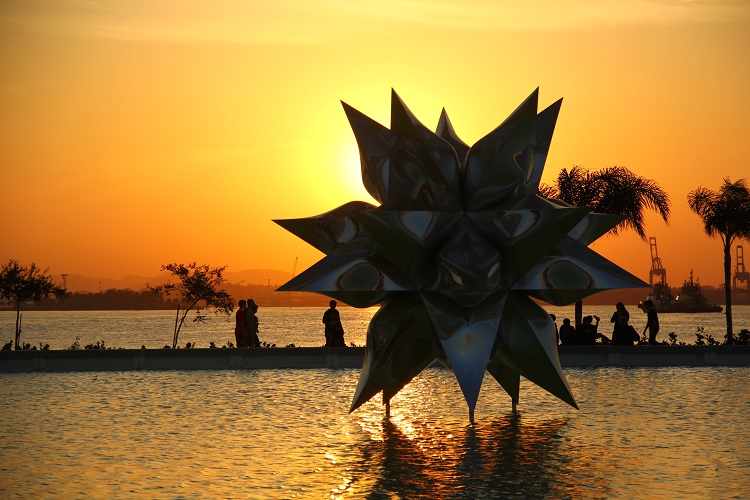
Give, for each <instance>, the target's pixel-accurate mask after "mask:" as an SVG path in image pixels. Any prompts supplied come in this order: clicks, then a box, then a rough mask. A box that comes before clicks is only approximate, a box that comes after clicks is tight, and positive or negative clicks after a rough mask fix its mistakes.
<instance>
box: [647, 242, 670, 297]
mask: <svg viewBox="0 0 750 500" xmlns="http://www.w3.org/2000/svg"><path fill="white" fill-rule="evenodd" d="M648 243H649V245H650V246H651V270H650V271H649V272H648V283H649V285H651V286H654V284H658V285H664V286H666V285H667V270H666V269H664V266H663V265H662V263H661V259H660V258H659V250H658V249H657V248H656V237H655V236H651V237H649V239H648ZM655 276H658V277H659V281H658V282H657V283H654V277H655Z"/></svg>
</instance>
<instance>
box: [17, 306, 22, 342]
mask: <svg viewBox="0 0 750 500" xmlns="http://www.w3.org/2000/svg"><path fill="white" fill-rule="evenodd" d="M20 323H21V301H20V300H16V350H19V349H20V348H21V347H20V346H19V345H18V342H19V341H20V340H21V324H20Z"/></svg>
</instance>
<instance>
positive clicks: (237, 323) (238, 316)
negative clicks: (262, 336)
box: [234, 300, 247, 347]
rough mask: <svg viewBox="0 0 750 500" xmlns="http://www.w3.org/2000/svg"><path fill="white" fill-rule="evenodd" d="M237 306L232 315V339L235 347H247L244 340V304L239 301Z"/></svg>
mask: <svg viewBox="0 0 750 500" xmlns="http://www.w3.org/2000/svg"><path fill="white" fill-rule="evenodd" d="M237 305H238V306H239V309H237V312H236V313H235V315H234V339H235V340H236V341H237V347H247V345H245V344H246V339H247V333H246V332H245V307H246V302H245V301H244V300H240V301H239V302H238V303H237Z"/></svg>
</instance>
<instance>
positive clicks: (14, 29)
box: [0, 0, 750, 286]
mask: <svg viewBox="0 0 750 500" xmlns="http://www.w3.org/2000/svg"><path fill="white" fill-rule="evenodd" d="M0 26H2V30H0V61H1V62H2V65H3V67H4V68H5V69H6V71H5V72H4V73H5V74H4V76H3V79H2V83H0V110H2V112H1V113H0V133H1V134H0V135H1V136H2V137H3V139H2V145H3V146H2V148H0V180H2V183H1V184H0V186H2V187H0V189H2V192H3V197H4V199H5V201H6V203H5V207H4V208H5V211H4V214H3V215H4V217H3V222H4V224H3V232H4V235H3V238H2V240H0V257H1V258H2V260H7V259H9V258H14V259H18V260H21V261H22V262H31V261H34V262H37V263H38V264H39V265H40V266H41V267H43V268H46V267H48V268H50V272H51V273H52V274H61V273H70V274H83V275H90V276H102V277H105V276H106V277H113V278H118V277H121V276H125V275H127V274H138V275H146V276H148V275H153V274H155V273H156V272H158V270H159V267H160V266H161V265H162V264H166V263H169V262H191V261H198V262H199V263H207V264H210V265H213V266H220V265H227V266H229V269H228V270H229V271H240V270H244V269H258V268H267V269H278V270H281V271H286V272H291V271H292V270H293V269H295V267H296V271H297V272H299V271H301V270H303V269H305V268H308V267H309V266H310V265H312V264H313V263H314V262H316V261H317V260H318V259H319V258H321V257H322V254H320V253H319V252H318V251H317V250H315V249H313V248H312V247H310V246H309V245H307V244H306V243H304V242H302V241H298V240H297V239H296V238H294V236H292V235H290V234H288V233H287V232H286V231H285V230H283V229H282V228H280V227H278V226H276V225H275V224H273V223H272V222H271V220H272V219H283V218H295V217H306V216H309V215H310V214H313V213H323V212H325V211H327V210H329V209H330V208H331V207H333V206H337V205H340V204H341V203H344V202H346V201H349V200H352V199H358V200H364V201H369V202H372V199H371V198H370V197H369V195H368V194H367V193H366V191H365V190H364V188H363V187H362V184H361V180H360V176H359V163H358V153H357V146H356V141H355V139H354V135H353V134H352V132H351V130H350V127H349V123H348V121H347V119H346V117H345V115H344V112H343V110H342V108H341V105H340V103H339V100H343V101H345V102H347V103H348V104H350V105H352V106H353V107H355V108H356V109H358V110H360V111H362V112H363V113H365V114H367V115H368V116H371V117H373V118H374V119H376V120H377V121H379V122H380V123H382V124H384V125H386V126H389V115H390V89H391V88H394V89H395V90H396V91H397V92H398V93H399V95H400V96H401V97H402V98H403V99H404V101H405V102H406V103H407V104H408V106H409V107H410V109H411V110H412V111H413V112H414V114H415V115H416V116H417V118H419V119H420V120H421V121H422V122H423V123H425V125H427V126H428V127H434V126H435V125H436V123H437V118H438V116H439V113H440V110H441V108H442V107H445V108H446V110H447V112H448V114H449V116H450V117H451V120H452V122H453V125H454V127H455V128H456V130H457V132H458V133H459V135H460V136H461V137H462V138H465V140H466V141H467V142H468V143H469V144H473V143H474V142H476V141H477V140H479V139H480V138H481V137H483V136H484V135H486V134H487V133H489V132H490V131H491V130H493V129H494V128H495V127H496V126H498V125H499V124H500V122H501V121H502V120H503V119H504V118H505V117H506V116H507V115H508V114H509V113H510V112H512V111H513V109H515V107H516V105H517V104H518V102H520V101H521V100H522V99H524V98H525V97H526V96H527V95H528V94H529V93H530V92H531V91H532V90H533V89H534V88H536V87H540V108H544V107H546V106H547V105H549V104H551V103H552V102H554V101H556V100H557V99H559V98H561V97H562V98H563V104H562V109H561V113H560V118H559V120H558V124H557V127H556V129H555V137H554V138H553V141H552V147H551V150H550V155H549V158H548V160H547V164H546V168H545V173H544V177H543V182H546V183H551V182H552V181H553V180H554V178H555V176H556V175H557V173H558V172H559V171H560V170H561V169H562V168H567V169H570V168H571V167H572V166H574V165H580V166H583V167H584V168H588V169H591V170H598V169H601V168H605V167H610V166H615V165H619V166H624V167H626V168H628V169H630V170H631V171H633V172H635V173H636V174H638V175H643V176H646V177H648V178H651V179H653V180H655V181H656V182H658V183H659V184H660V185H661V186H662V187H663V188H664V189H665V190H666V191H667V192H668V193H669V195H670V197H671V199H672V212H673V215H672V222H671V224H670V226H666V225H665V224H664V223H663V222H662V221H661V220H659V218H658V216H656V215H655V214H651V213H649V214H648V216H647V226H646V231H647V234H648V235H650V236H655V237H656V238H657V244H658V248H659V254H660V257H661V259H662V262H663V263H664V266H665V267H666V268H667V270H668V281H669V283H670V284H671V285H672V286H679V284H681V283H682V281H683V280H684V279H686V278H687V277H688V273H689V272H690V270H693V272H694V275H695V277H696V278H699V279H700V280H701V283H703V284H706V285H713V286H716V285H718V284H719V283H721V282H722V281H723V276H722V254H721V242H720V241H719V240H718V239H717V238H709V237H708V236H706V235H705V233H704V232H703V228H702V223H701V220H700V218H699V217H698V216H697V215H695V214H693V213H691V212H690V210H689V208H688V207H687V201H686V197H687V194H688V192H689V191H690V190H692V189H695V188H696V187H698V186H701V185H702V186H705V187H708V188H710V189H718V187H719V186H720V184H721V182H722V179H723V178H724V177H730V178H731V179H732V180H736V179H739V178H743V177H746V178H747V177H750V176H748V173H747V172H748V171H749V170H748V166H749V165H750V153H748V151H746V149H745V148H743V147H742V145H743V141H744V140H745V138H746V136H747V135H748V134H747V132H748V125H747V124H746V123H745V121H744V118H745V116H747V115H748V113H750V99H748V97H747V95H746V94H745V92H744V89H745V88H747V87H748V85H750V68H748V66H747V65H746V64H743V63H742V61H741V60H740V59H739V58H740V57H741V54H742V52H741V51H742V47H743V46H744V45H745V42H746V33H747V29H748V28H749V27H750V7H749V6H748V5H746V4H744V3H741V2H731V1H726V2H722V1H719V2H671V1H667V0H652V1H650V0H644V1H640V2H633V3H627V4H621V3H619V2H614V1H611V2H593V1H584V0H581V1H577V2H571V3H569V4H566V5H565V6H564V7H561V6H558V4H557V3H554V2H545V1H536V2H531V3H526V4H524V6H523V7H520V6H516V5H515V4H514V3H512V2H499V3H498V2H485V1H482V0H474V1H471V2H468V3H467V2H461V3H459V2H453V1H448V0H444V1H439V2H431V3H424V4H422V3H411V4H408V5H401V4H400V3H398V2H385V3H384V2H377V3H375V2H369V1H363V2H357V3H355V4H351V5H340V4H338V3H337V2H330V1H324V2H322V3H321V2H317V3H316V4H315V6H314V7H313V6H312V5H311V4H310V5H308V4H307V3H305V2H300V1H291V0H287V1H282V2H276V3H274V5H272V6H270V5H265V4H264V3H261V2H252V1H251V2H239V1H237V2H235V1H232V0H227V1H225V2H222V3H221V4H220V7H217V6H216V4H214V5H213V6H212V7H211V8H209V7H207V6H205V5H204V4H201V3H199V2H191V1H189V2H180V3H172V2H169V1H166V0H160V1H157V2H148V3H146V2H129V3H128V4H126V5H88V4H80V3H78V2H68V1H63V2H47V1H37V2H6V3H4V4H3V6H2V7H0ZM735 145H738V146H735ZM744 246H745V248H746V249H748V250H749V251H750V244H748V243H746V242H745V245H744ZM592 248H594V250H596V251H597V252H598V253H600V254H602V255H603V256H604V257H606V258H608V259H610V260H612V261H613V262H615V263H616V264H617V265H619V266H621V267H623V268H625V269H627V270H628V271H630V272H632V273H633V274H635V275H636V276H639V277H641V278H642V279H644V280H646V281H648V270H649V268H650V264H651V260H650V252H649V245H648V243H647V242H644V241H642V240H640V239H639V238H638V237H637V236H636V235H635V234H634V233H633V232H632V231H626V232H624V233H622V234H621V235H619V236H617V237H604V238H603V239H602V241H601V242H597V243H595V244H594V245H593V246H592ZM733 255H734V252H733Z"/></svg>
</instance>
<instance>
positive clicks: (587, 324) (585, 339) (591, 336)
mask: <svg viewBox="0 0 750 500" xmlns="http://www.w3.org/2000/svg"><path fill="white" fill-rule="evenodd" d="M594 319H596V323H594V322H593V321H594ZM598 328H599V316H585V317H584V318H583V320H581V331H580V336H579V341H578V342H579V343H580V344H581V345H594V344H596V341H597V339H601V341H602V344H609V343H610V341H609V339H608V338H607V337H606V336H605V335H602V334H601V333H599V331H598Z"/></svg>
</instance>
